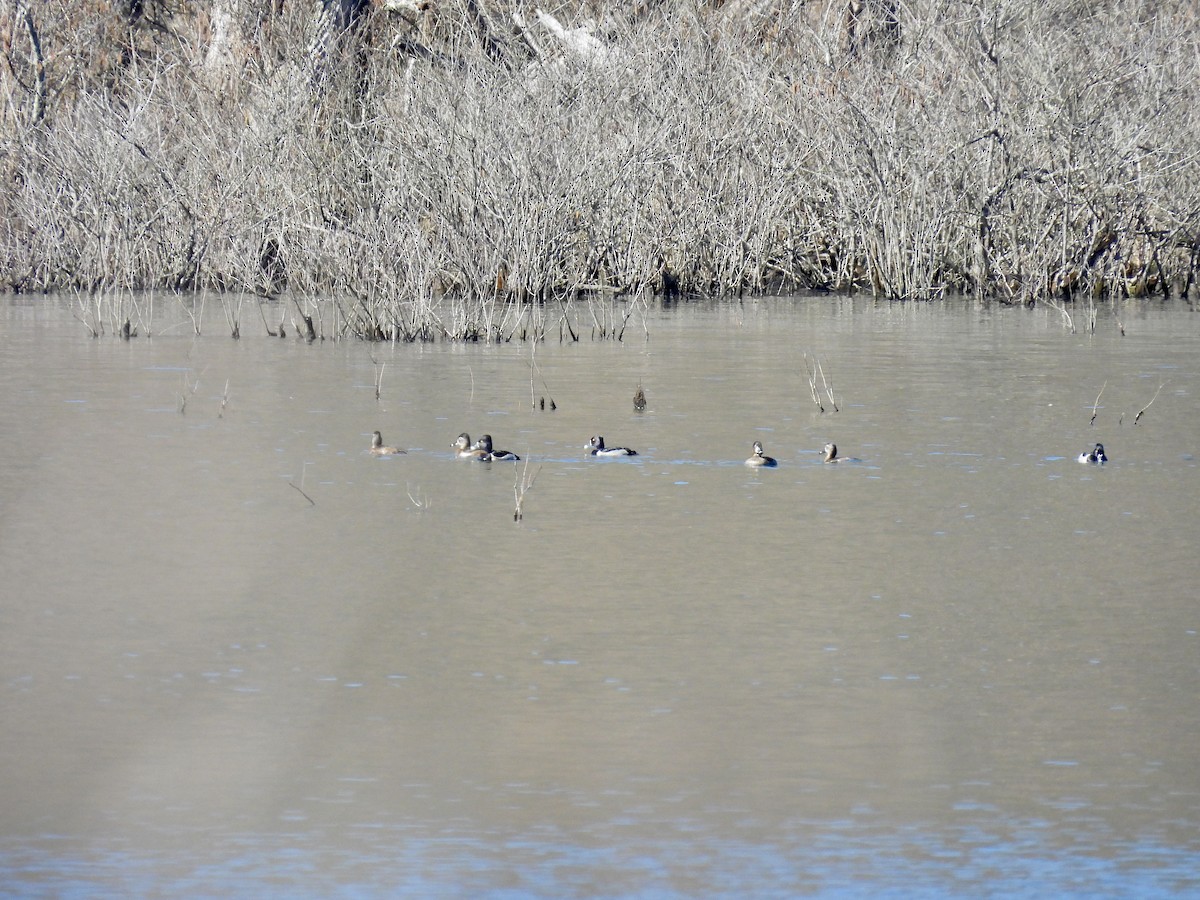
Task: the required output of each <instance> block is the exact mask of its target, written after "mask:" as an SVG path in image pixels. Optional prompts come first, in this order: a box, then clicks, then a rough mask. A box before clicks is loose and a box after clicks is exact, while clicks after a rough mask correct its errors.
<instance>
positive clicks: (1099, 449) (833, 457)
mask: <svg viewBox="0 0 1200 900" xmlns="http://www.w3.org/2000/svg"><path fill="white" fill-rule="evenodd" d="M638 390H639V391H640V390H641V388H639V389H638ZM450 446H452V447H453V448H454V451H455V452H454V455H455V456H456V457H458V458H459V459H474V460H478V461H479V462H516V461H517V460H519V459H520V458H521V457H519V456H517V454H515V453H513V452H512V451H511V450H497V449H495V447H494V446H493V445H492V436H491V435H490V434H485V435H481V436H480V438H479V440H477V441H475V442H474V443H472V442H471V436H470V435H469V434H467V433H466V432H465V431H464V432H463V433H462V434H460V435H459V436H458V438H457V440H455V442H454V443H453V444H451V445H450ZM584 449H585V450H587V451H588V455H589V456H637V455H638V452H637V451H636V450H631V449H630V448H628V447H608V446H606V445H605V443H604V437H603V436H602V435H599V434H597V435H594V436H593V437H592V439H591V440H590V441H588V442H587V443H586V444H584ZM407 452H408V451H407V450H401V449H399V448H397V447H390V446H388V445H387V444H385V443H384V442H383V435H382V434H380V433H379V432H378V431H374V432H372V433H371V453H372V454H373V455H375V456H398V455H401V454H404V453H407ZM824 453H825V456H824V457H823V458H822V460H821V461H822V462H827V463H843V462H861V461H862V460H859V459H856V458H854V457H848V456H838V448H837V444H835V443H833V442H830V443H828V444H826V445H825V449H824ZM1079 461H1080V462H1081V463H1084V464H1085V465H1103V464H1104V463H1106V462H1108V456H1107V455H1106V454H1105V452H1104V445H1103V444H1099V443H1098V444H1096V445H1095V446H1094V447H1092V449H1091V450H1087V451H1085V452H1083V453H1080V454H1079ZM746 465H748V466H751V467H754V468H765V469H773V468H775V467H776V466H778V465H779V461H778V460H776V459H775V458H774V457H773V456H767V455H766V453H765V452H764V451H763V445H762V441H755V442H754V447H753V452H752V453H751V454H750V458H749V459H747V460H746Z"/></svg>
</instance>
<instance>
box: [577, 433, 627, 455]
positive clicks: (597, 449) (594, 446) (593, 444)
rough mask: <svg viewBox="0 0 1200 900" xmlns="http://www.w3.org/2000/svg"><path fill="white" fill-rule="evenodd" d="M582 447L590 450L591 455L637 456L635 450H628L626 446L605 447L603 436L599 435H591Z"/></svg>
mask: <svg viewBox="0 0 1200 900" xmlns="http://www.w3.org/2000/svg"><path fill="white" fill-rule="evenodd" d="M584 448H585V449H586V450H588V451H589V452H590V455H592V456H637V455H638V454H637V451H636V450H630V449H629V448H628V447H605V446H604V438H603V437H601V436H600V435H596V436H595V437H593V438H592V439H591V440H590V441H588V443H587V444H586V445H584Z"/></svg>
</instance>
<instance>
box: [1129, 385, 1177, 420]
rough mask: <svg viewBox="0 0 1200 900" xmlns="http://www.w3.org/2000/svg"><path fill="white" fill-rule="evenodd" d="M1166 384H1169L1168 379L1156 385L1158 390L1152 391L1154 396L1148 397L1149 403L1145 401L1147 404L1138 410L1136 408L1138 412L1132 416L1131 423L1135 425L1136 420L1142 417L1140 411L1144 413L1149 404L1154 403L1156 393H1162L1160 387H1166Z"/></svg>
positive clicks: (1156, 397) (1156, 396)
mask: <svg viewBox="0 0 1200 900" xmlns="http://www.w3.org/2000/svg"><path fill="white" fill-rule="evenodd" d="M1168 384H1170V382H1168V381H1164V382H1163V383H1162V384H1160V385H1159V386H1158V390H1157V391H1155V392H1154V396H1153V397H1151V398H1150V403H1147V404H1146V405H1145V406H1143V407H1142V408H1141V409H1140V410H1138V414H1137V415H1136V416H1134V417H1133V424H1134V425H1136V424H1137V423H1138V420H1139V419H1140V418H1141V417H1142V413H1144V412H1145V411H1146V410H1148V409H1149V408H1150V405H1151V404H1152V403H1154V401H1155V400H1157V399H1158V395H1159V394H1160V393H1162V389H1163V388H1165V387H1166V386H1167V385H1168Z"/></svg>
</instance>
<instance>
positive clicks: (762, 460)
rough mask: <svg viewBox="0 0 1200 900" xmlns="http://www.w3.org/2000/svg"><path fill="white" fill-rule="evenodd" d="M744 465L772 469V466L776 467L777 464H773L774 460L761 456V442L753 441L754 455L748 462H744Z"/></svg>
mask: <svg viewBox="0 0 1200 900" xmlns="http://www.w3.org/2000/svg"><path fill="white" fill-rule="evenodd" d="M746 465H748V466H767V467H773V466H777V465H778V463H777V462H775V460H774V459H773V458H772V457H770V456H763V445H762V441H755V442H754V455H753V456H751V457H750V458H749V459H748V460H746Z"/></svg>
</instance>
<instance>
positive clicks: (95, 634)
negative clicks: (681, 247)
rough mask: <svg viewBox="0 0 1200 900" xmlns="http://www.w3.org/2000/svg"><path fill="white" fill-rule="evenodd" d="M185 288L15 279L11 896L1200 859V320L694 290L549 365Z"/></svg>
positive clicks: (3, 845)
mask: <svg viewBox="0 0 1200 900" xmlns="http://www.w3.org/2000/svg"><path fill="white" fill-rule="evenodd" d="M160 314H161V315H162V316H163V317H164V321H162V322H160V323H156V326H158V327H160V333H158V334H156V335H155V336H153V337H151V338H150V339H145V338H139V339H136V340H133V341H129V342H125V341H121V340H117V339H113V338H108V337H105V338H100V339H92V338H90V337H88V335H87V332H86V331H85V329H84V328H83V327H82V326H81V325H80V323H79V322H78V321H76V320H75V319H74V318H73V317H72V316H71V313H70V308H69V305H67V304H65V303H56V302H55V301H54V300H53V299H51V300H49V301H48V300H46V299H41V298H39V299H38V300H36V301H29V300H26V299H22V298H18V299H16V300H13V299H6V300H5V301H4V302H3V304H2V305H0V323H2V328H3V331H2V341H3V351H2V354H0V398H2V399H0V584H2V585H3V588H2V592H3V597H4V599H3V601H2V603H0V651H2V652H0V717H2V719H0V720H2V722H3V733H2V736H0V795H2V796H3V804H2V811H0V889H2V891H3V892H4V893H11V894H12V895H59V896H62V895H77V896H106V895H112V896H130V895H140V896H167V895H174V896H178V895H191V896H213V895H262V894H264V893H267V894H269V893H272V892H275V893H276V894H277V895H287V896H332V895H335V894H336V895H347V896H413V897H459V896H462V897H468V896H470V897H481V896H483V897H487V896H492V897H525V896H537V897H569V896H574V897H593V896H606V897H618V896H641V897H698V896H729V897H744V896H758V897H766V896H793V895H797V894H810V895H811V894H815V895H855V894H862V895H872V896H880V895H881V894H889V893H890V894H892V895H896V896H900V895H903V896H910V895H913V894H916V895H926V896H963V895H974V896H979V895H987V894H992V895H996V894H1004V895H1006V896H1012V895H1033V896H1047V895H1057V896H1061V895H1064V894H1067V895H1070V894H1074V895H1078V896H1096V895H1108V896H1133V895H1139V896H1148V895H1155V894H1170V893H1176V892H1184V893H1186V892H1189V891H1200V877H1198V876H1197V875H1196V872H1197V871H1200V734H1198V731H1200V715H1198V714H1200V706H1198V703H1200V701H1198V699H1197V698H1198V697H1200V636H1198V629H1200V601H1198V599H1197V598H1198V596H1200V588H1198V585H1197V580H1198V579H1197V576H1198V575H1200V564H1198V563H1197V552H1196V534H1197V525H1198V524H1200V516H1198V509H1200V471H1198V468H1197V461H1196V456H1195V453H1196V448H1197V441H1198V440H1200V327H1198V326H1200V319H1198V318H1197V317H1196V315H1195V314H1194V313H1193V312H1192V311H1191V310H1190V309H1189V308H1187V307H1186V306H1183V305H1178V304H1168V305H1165V306H1164V305H1160V304H1147V303H1139V304H1136V305H1132V304H1131V305H1128V306H1118V307H1117V308H1116V309H1115V310H1111V309H1109V308H1108V307H1104V308H1102V309H1101V311H1100V316H1099V320H1098V326H1097V330H1096V332H1095V333H1094V334H1082V333H1080V334H1070V333H1068V332H1066V331H1064V329H1063V328H1062V324H1061V318H1060V316H1059V315H1058V314H1057V313H1054V312H1048V311H1041V310H1033V311H1030V310H1024V309H1004V308H980V307H977V306H975V305H973V304H971V303H969V302H961V303H960V302H947V303H943V304H932V305H876V304H873V303H871V302H870V301H867V300H862V299H857V300H852V299H846V298H829V297H798V298H783V299H771V300H765V301H760V302H748V303H745V304H724V305H721V304H717V305H684V306H681V307H678V308H675V309H670V310H660V309H654V310H648V311H647V314H646V322H645V324H646V329H647V330H648V336H647V331H644V330H643V329H642V328H641V326H640V323H639V324H638V326H637V327H636V328H631V329H630V330H629V331H628V332H627V334H626V339H625V340H624V341H623V342H620V343H618V342H613V341H590V340H588V339H587V335H586V334H585V335H584V340H583V341H581V342H580V343H578V344H558V343H555V342H551V343H547V344H544V345H541V346H538V347H537V348H536V350H535V351H533V352H532V357H531V348H530V346H529V345H528V344H516V343H513V344H506V345H501V346H485V345H469V346H466V345H453V344H438V345H429V346H399V347H392V346H388V345H382V346H380V345H367V344H363V343H359V342H355V341H345V342H324V343H317V344H313V345H307V344H304V343H300V342H296V341H293V340H282V341H281V340H278V339H270V338H267V337H265V336H263V337H259V336H258V335H256V334H254V335H251V334H247V335H246V337H244V338H243V339H242V340H240V341H236V342H235V341H232V340H229V339H228V338H227V337H225V336H223V335H222V334H220V333H215V332H214V333H210V334H206V335H205V336H204V337H202V338H200V339H192V338H191V337H189V336H187V330H186V329H185V328H183V327H182V326H179V327H172V326H171V324H170V314H169V312H161V313H160ZM1118 317H1119V318H1120V321H1121V322H1122V323H1123V324H1124V327H1125V330H1126V334H1125V335H1124V336H1121V335H1120V333H1119V330H1118V327H1117V318H1118ZM635 321H637V320H635ZM247 331H248V329H247V328H246V327H245V326H244V327H243V333H244V334H246V332H247ZM635 332H636V333H635ZM806 353H807V354H808V359H809V360H810V361H812V360H814V359H816V360H819V361H820V363H821V366H822V368H823V370H824V374H825V376H826V378H827V379H829V380H831V381H832V386H833V389H834V393H835V397H836V399H837V402H838V406H839V411H838V412H836V413H835V412H833V411H832V410H829V411H826V412H825V413H823V414H822V413H820V412H818V411H817V409H816V406H815V404H814V403H813V400H812V398H811V395H810V390H809V383H808V380H807V378H806V375H805V354H806ZM372 356H374V359H375V360H376V361H377V362H378V363H380V364H382V365H383V370H382V384H381V395H382V396H381V398H380V399H378V400H377V399H376V397H375V378H376V373H377V371H378V370H377V368H376V365H375V364H374V363H373V361H372ZM531 359H532V362H534V363H536V367H537V368H536V376H535V378H534V383H533V388H532V395H533V396H534V397H542V396H545V397H546V398H547V400H549V399H551V398H552V399H553V400H554V403H555V406H556V407H557V408H556V409H555V410H554V411H550V410H548V409H547V410H545V411H541V410H538V409H531V402H530V401H531V383H530V382H531V378H530V373H531V368H530V365H531ZM638 382H641V383H642V384H643V385H644V387H645V391H646V394H647V397H648V400H649V403H648V406H647V409H646V410H645V411H644V412H641V413H638V412H635V410H634V409H633V405H632V396H633V392H634V389H635V387H636V386H637V384H638ZM1160 386H1162V387H1161V391H1160V392H1159V393H1158V394H1157V397H1156V399H1154V402H1153V404H1152V405H1151V406H1150V407H1149V409H1148V410H1147V411H1146V412H1145V414H1144V415H1143V416H1142V419H1141V421H1140V422H1139V423H1138V424H1137V425H1136V426H1135V425H1134V424H1133V419H1134V417H1135V416H1136V415H1137V413H1138V411H1139V410H1140V409H1142V408H1143V407H1144V406H1145V405H1146V404H1147V403H1148V402H1149V401H1151V399H1152V398H1154V397H1155V394H1156V391H1159V388H1160ZM1102 388H1103V394H1102V395H1101V397H1100V402H1099V405H1098V409H1097V410H1096V419H1095V424H1094V425H1093V424H1089V421H1090V420H1091V418H1092V413H1093V409H1092V407H1093V404H1094V403H1095V401H1096V395H1097V393H1098V392H1100V391H1101V389H1102ZM181 398H183V399H186V405H185V409H184V411H183V412H181V411H180V406H181ZM223 398H224V399H227V402H226V404H225V406H224V408H223V409H222V402H223ZM375 429H380V430H381V431H382V433H383V437H384V440H385V441H386V442H387V443H390V444H398V445H399V446H401V447H405V448H407V449H408V453H407V455H405V456H400V457H396V458H388V459H378V458H374V457H372V456H371V455H369V454H368V453H367V452H366V451H367V447H368V446H369V442H370V434H371V432H372V431H373V430H375ZM462 431H467V432H469V433H470V434H471V435H472V437H477V436H478V435H479V434H481V433H483V432H488V433H490V434H492V435H493V436H494V439H495V444H496V446H497V447H498V448H503V449H509V450H512V451H515V452H517V453H519V454H521V455H522V456H523V457H525V459H526V460H527V461H528V462H529V465H528V468H526V465H525V462H522V463H520V464H512V463H509V464H500V463H493V464H491V465H485V464H479V463H474V462H469V461H460V460H456V459H454V458H453V452H452V449H451V446H450V445H451V443H452V442H453V440H454V438H455V437H456V436H457V435H458V433H459V432H462ZM593 434H602V435H604V437H605V438H606V440H607V442H608V443H609V444H610V445H620V444H624V445H628V446H631V447H634V448H636V449H637V450H638V451H639V455H638V456H637V457H635V458H630V459H612V460H597V459H593V458H589V457H588V456H587V455H586V453H585V451H584V449H583V445H584V444H585V443H586V442H587V440H588V438H589V437H590V436H591V435H593ZM755 440H761V441H762V442H763V443H764V445H765V448H766V452H767V453H768V454H770V455H772V456H774V457H776V458H777V459H778V460H779V466H778V468H776V469H773V470H751V469H748V468H746V467H745V466H744V465H743V464H742V461H743V460H744V459H745V458H746V457H747V456H748V455H749V454H750V449H751V444H752V442H753V441H755ZM1097 440H1099V441H1102V442H1103V443H1104V445H1105V447H1106V448H1107V450H1108V454H1109V456H1110V462H1109V463H1108V464H1107V465H1105V466H1103V467H1096V466H1084V465H1080V464H1079V463H1078V462H1077V461H1076V460H1075V457H1076V455H1077V454H1078V453H1079V452H1080V451H1082V450H1084V449H1087V448H1088V447H1090V446H1091V444H1092V443H1094V442H1095V441H1097ZM826 441H835V442H836V443H837V444H838V446H839V448H840V450H841V452H842V454H843V455H847V456H853V457H856V458H857V459H858V460H859V461H857V462H850V463H846V464H842V465H837V466H830V465H824V464H822V463H821V461H820V460H821V456H820V449H821V447H822V446H823V445H824V444H825V442H826ZM522 476H524V477H527V478H528V477H534V476H535V480H534V482H533V486H532V488H531V489H530V490H528V491H527V493H526V494H525V497H524V504H523V512H524V518H523V520H522V521H521V522H520V523H514V521H513V511H514V505H515V503H514V488H515V487H516V486H517V482H518V479H519V478H521V477H522ZM310 500H311V502H310Z"/></svg>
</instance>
